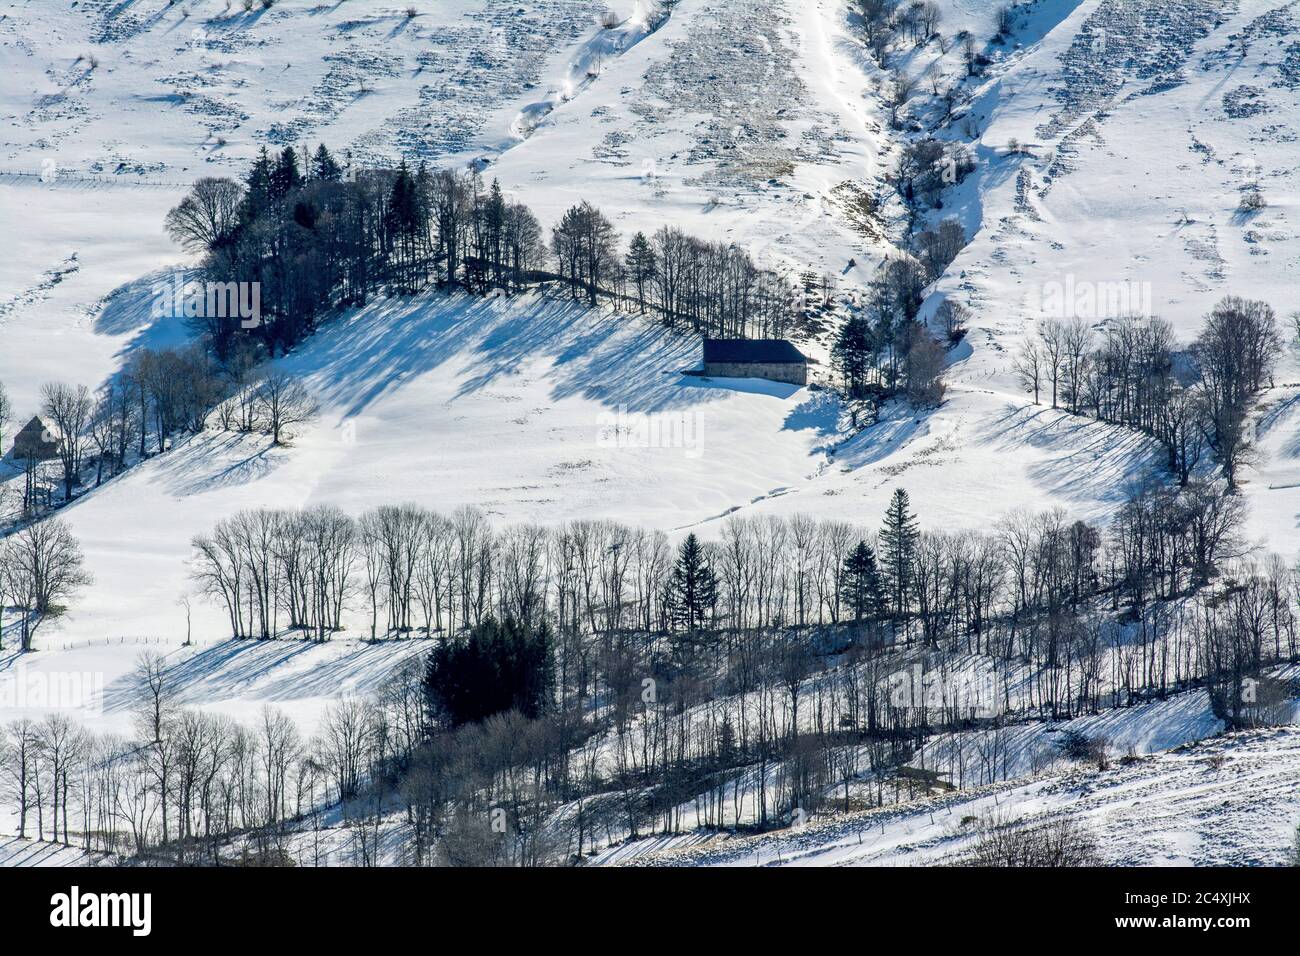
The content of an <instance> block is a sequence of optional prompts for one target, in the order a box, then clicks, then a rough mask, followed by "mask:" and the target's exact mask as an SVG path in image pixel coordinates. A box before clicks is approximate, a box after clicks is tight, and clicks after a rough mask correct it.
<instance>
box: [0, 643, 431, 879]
mask: <svg viewBox="0 0 1300 956" xmlns="http://www.w3.org/2000/svg"><path fill="white" fill-rule="evenodd" d="M182 671H183V665H175V664H171V665H169V664H168V662H167V661H166V659H165V658H163V657H162V656H161V655H157V654H153V653H146V654H144V655H142V656H141V658H140V660H139V662H138V664H137V667H136V670H135V672H134V674H133V677H132V680H131V693H132V700H131V714H132V729H133V732H132V734H131V736H130V737H129V738H124V737H119V736H116V735H112V734H94V733H91V732H88V731H86V730H85V729H84V728H82V727H80V726H78V725H77V724H76V723H74V722H73V721H72V720H70V719H69V718H68V717H66V716H64V715H62V714H59V713H53V714H50V715H48V716H46V717H44V718H43V719H40V720H34V719H30V718H23V719H19V720H16V721H13V722H11V723H10V724H8V725H6V726H4V727H3V728H0V794H3V796H4V797H5V799H6V802H7V804H8V805H10V806H12V807H13V808H14V811H15V815H16V828H17V832H18V835H19V836H20V837H26V836H32V837H35V838H36V839H50V840H53V841H57V842H64V843H69V844H74V843H75V844H77V845H80V846H83V847H84V848H86V849H89V850H100V851H108V852H116V853H127V854H133V855H141V854H148V853H150V852H161V853H164V854H166V855H167V857H168V858H170V859H173V860H176V859H179V860H181V861H184V860H187V859H188V860H191V861H196V862H197V861H199V860H200V859H202V858H203V857H204V856H205V855H208V854H215V852H216V846H217V842H218V840H219V839H225V838H228V837H229V836H230V835H231V834H236V833H241V832H246V831H273V832H274V831H281V832H282V831H283V830H284V828H285V827H286V826H287V825H288V824H289V823H290V822H291V821H293V820H299V819H301V818H303V817H304V816H305V815H307V814H308V813H310V812H312V811H313V810H314V809H316V808H319V807H320V806H324V805H329V804H333V803H349V802H351V801H354V800H356V799H358V798H359V797H360V796H361V795H362V792H363V789H364V787H365V785H366V783H367V782H368V781H370V780H377V781H383V780H389V781H391V774H392V772H393V766H394V763H393V761H394V756H395V754H397V753H398V752H404V753H409V752H411V751H412V750H413V749H414V747H415V745H416V743H417V740H418V737H419V735H420V734H421V733H423V729H424V728H423V716H422V713H421V712H420V711H419V709H418V708H419V707H420V706H421V704H420V702H419V700H418V699H414V700H405V701H404V700H403V699H402V695H401V686H402V681H403V680H406V681H407V683H409V674H407V675H406V676H405V677H403V676H402V675H403V672H401V671H399V672H398V675H396V676H395V677H394V678H393V680H392V681H391V682H390V684H389V685H387V686H386V687H385V689H384V690H383V691H381V692H380V693H379V694H378V695H377V696H376V697H375V698H374V699H373V700H367V701H364V702H363V701H359V700H351V699H345V700H340V701H338V702H336V703H335V704H334V705H332V706H331V707H330V708H329V710H328V711H327V712H326V713H325V715H324V716H323V718H322V721H321V724H320V727H319V730H318V732H317V734H316V735H315V736H313V737H310V738H307V737H304V736H303V734H302V733H301V732H300V730H299V728H298V726H297V725H296V724H295V723H294V722H293V721H292V720H291V719H289V718H288V717H287V716H286V715H285V714H284V713H282V712H280V711H278V710H276V709H274V708H272V707H270V706H267V707H265V708H263V710H262V711H261V713H260V714H258V715H257V717H256V718H255V719H254V720H253V721H250V722H249V723H247V724H244V723H240V722H238V721H235V720H233V719H231V718H229V717H226V716H224V715H219V714H213V713H207V712H203V711H199V710H194V709H190V708H186V707H184V706H183V705H182V683H183V680H184V675H183V673H182ZM412 708H415V709H412ZM212 858H214V859H215V855H214V856H212Z"/></svg>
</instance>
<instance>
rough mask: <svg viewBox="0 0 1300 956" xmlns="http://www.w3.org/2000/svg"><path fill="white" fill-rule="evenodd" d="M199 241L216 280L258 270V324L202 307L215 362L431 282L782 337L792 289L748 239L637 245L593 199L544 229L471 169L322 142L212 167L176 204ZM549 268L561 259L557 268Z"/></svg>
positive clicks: (277, 348)
mask: <svg viewBox="0 0 1300 956" xmlns="http://www.w3.org/2000/svg"><path fill="white" fill-rule="evenodd" d="M166 224H167V229H168V231H169V233H170V234H171V235H172V237H173V238H174V239H176V240H177V241H178V242H180V243H181V244H182V245H184V246H185V247H186V248H187V249H190V250H192V251H195V252H201V253H203V255H204V258H203V269H202V271H203V275H204V277H205V278H206V279H208V280H209V281H213V282H222V283H229V282H237V283H257V284H258V287H259V288H260V302H261V317H260V321H259V322H258V323H256V324H255V325H254V326H253V327H251V328H244V327H242V325H241V323H239V322H232V321H230V320H229V319H228V318H225V317H217V316H207V317H199V318H197V319H196V320H195V321H196V323H197V324H198V326H199V328H200V329H201V331H202V332H203V333H204V334H205V335H206V337H207V338H208V340H209V341H210V342H211V345H212V347H213V349H214V351H215V354H216V356H217V358H218V360H219V361H221V362H222V363H223V364H224V363H226V362H228V361H229V360H230V358H231V356H232V355H233V354H235V353H236V352H237V351H238V349H239V348H240V347H241V342H242V341H245V340H246V341H247V342H249V343H252V344H253V345H254V346H255V347H256V349H257V351H259V352H260V353H262V354H264V355H265V356H266V357H275V356H276V355H277V354H280V353H283V352H284V351H287V350H288V349H291V348H293V347H294V346H295V345H296V344H297V343H299V342H301V341H302V340H303V338H304V337H306V336H308V335H310V334H311V333H312V332H313V331H314V330H315V328H316V327H317V325H318V323H319V322H320V320H321V318H322V317H323V316H324V315H325V314H327V313H328V312H330V311H331V310H333V309H336V308H340V307H346V306H356V305H361V304H364V303H365V302H366V301H368V300H369V299H370V298H372V297H374V296H376V295H381V294H411V293H414V292H417V291H419V290H421V289H423V288H425V287H426V286H427V285H429V284H430V283H437V284H439V285H443V286H452V285H455V286H460V287H463V288H464V289H466V290H468V291H470V292H472V293H477V294H485V293H487V292H488V291H489V290H490V289H492V288H499V289H503V290H505V291H506V292H517V291H520V290H522V289H524V288H526V287H528V286H530V285H533V284H536V283H538V282H544V281H549V280H552V279H555V280H558V281H560V282H561V283H563V284H564V285H565V286H567V288H568V289H569V291H570V293H571V294H572V295H573V297H574V298H582V299H584V300H585V301H587V302H588V303H590V304H592V305H595V304H597V302H598V301H599V300H600V298H601V297H606V298H610V299H614V300H616V301H618V302H619V303H620V304H622V305H624V306H628V307H636V308H638V309H639V310H641V311H643V312H644V311H647V310H649V311H653V312H655V313H656V314H658V315H659V316H661V317H662V319H663V320H664V321H665V322H666V323H667V324H668V325H670V326H678V325H682V326H689V327H690V328H693V329H695V330H697V331H702V332H705V333H707V334H712V335H718V336H730V337H749V336H780V335H783V334H784V333H785V330H786V329H787V328H788V327H789V325H790V322H791V320H792V317H793V315H794V313H795V310H796V307H797V302H796V296H795V290H794V289H793V288H792V287H791V285H790V284H789V283H788V282H787V281H786V280H784V279H782V278H781V277H779V276H777V275H776V274H774V273H772V272H769V271H766V270H763V269H760V268H758V267H757V266H755V265H754V263H753V262H752V261H751V260H750V258H749V256H748V255H747V254H746V253H745V252H743V251H742V250H740V249H737V248H735V247H734V246H730V245H727V244H725V243H710V242H703V241H701V240H698V239H695V238H692V237H690V236H688V235H686V234H685V233H683V232H681V231H680V230H677V229H674V228H671V227H664V228H663V229H660V230H659V231H658V232H656V233H655V234H654V235H653V236H650V237H647V236H645V235H643V234H639V233H638V234H637V235H636V236H634V237H633V238H632V239H631V241H630V243H629V244H628V246H627V248H626V249H625V248H623V242H622V240H621V238H620V237H619V236H618V234H617V233H616V231H615V230H614V228H613V226H612V225H611V224H610V222H609V220H608V219H607V218H606V217H605V216H604V214H603V213H601V212H600V210H599V209H597V208H596V207H594V206H592V205H591V204H590V203H587V202H582V203H579V204H578V205H576V206H574V207H573V208H571V209H569V210H568V211H567V212H565V213H564V215H563V216H562V217H561V219H560V221H559V222H557V223H555V224H554V226H553V227H552V229H551V231H550V234H549V236H548V235H547V234H546V233H545V232H544V231H543V228H542V226H541V224H540V223H539V222H538V220H537V218H536V217H535V216H534V215H533V214H532V212H531V211H530V210H529V209H528V207H527V206H526V205H524V204H522V203H519V202H514V201H511V200H509V199H507V198H506V197H505V196H504V194H503V193H502V190H501V188H500V186H499V184H498V183H496V182H495V181H494V182H492V183H491V184H490V185H487V186H485V185H484V183H483V179H482V177H481V175H480V174H479V173H478V172H477V171H476V170H474V169H466V170H452V169H430V168H428V167H427V166H425V165H424V164H421V165H420V166H419V167H417V168H415V169H411V168H410V167H408V166H407V165H406V163H405V162H403V163H401V164H400V165H399V166H398V167H397V168H396V169H348V170H346V171H345V170H344V169H343V168H342V167H341V166H340V165H339V163H338V162H337V161H336V160H335V159H334V157H333V156H332V155H331V154H330V152H329V150H328V149H327V148H326V147H325V146H323V145H322V146H320V147H319V148H318V149H317V150H316V152H315V153H314V154H313V155H312V156H311V158H310V159H308V160H304V159H302V158H300V157H299V156H298V154H297V152H296V151H295V150H294V149H293V148H292V147H286V148H285V149H284V150H282V151H281V152H280V153H279V154H277V155H274V156H272V155H270V154H268V153H267V152H266V151H265V150H263V152H262V154H261V155H260V156H259V157H258V158H257V160H256V161H254V163H253V164H252V167H251V169H250V170H249V172H248V174H247V176H246V177H245V179H244V181H243V182H235V181H233V180H229V179H203V180H200V181H199V182H198V183H196V184H195V186H194V188H193V190H192V191H191V193H190V194H189V195H188V196H187V197H186V198H185V199H184V200H183V201H182V202H181V203H180V204H179V205H178V206H177V207H176V208H174V209H173V210H172V211H171V212H170V213H169V214H168V216H167V223H166ZM551 268H553V269H554V271H553V272H552V271H548V269H551Z"/></svg>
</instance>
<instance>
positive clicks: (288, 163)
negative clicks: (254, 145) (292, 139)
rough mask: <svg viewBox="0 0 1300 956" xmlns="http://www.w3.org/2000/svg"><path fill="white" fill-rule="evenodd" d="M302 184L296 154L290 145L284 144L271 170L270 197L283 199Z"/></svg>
mask: <svg viewBox="0 0 1300 956" xmlns="http://www.w3.org/2000/svg"><path fill="white" fill-rule="evenodd" d="M301 185H302V173H301V172H300V171H299V169H298V154H297V153H295V152H294V150H293V147H292V146H286V147H285V148H284V149H283V150H281V152H280V156H279V158H278V159H277V160H276V161H275V166H274V168H272V170H271V199H272V200H279V199H284V198H285V197H286V196H288V195H289V194H290V193H292V192H293V191H294V190H295V189H297V188H298V187H299V186H301Z"/></svg>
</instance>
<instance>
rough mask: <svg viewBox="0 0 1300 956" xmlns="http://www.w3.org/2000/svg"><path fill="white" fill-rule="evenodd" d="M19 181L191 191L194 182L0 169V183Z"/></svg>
mask: <svg viewBox="0 0 1300 956" xmlns="http://www.w3.org/2000/svg"><path fill="white" fill-rule="evenodd" d="M6 179H18V180H22V181H24V182H37V183H40V184H41V185H43V186H59V185H65V184H67V185H74V184H75V185H82V186H98V187H104V188H114V187H118V186H136V187H141V188H152V189H189V188H190V187H191V186H192V185H194V184H193V183H192V182H184V183H181V182H171V181H168V180H163V179H144V178H141V177H138V176H132V177H127V176H109V175H104V174H100V173H71V172H66V171H64V170H56V171H54V172H30V171H28V170H22V169H0V181H3V180H6Z"/></svg>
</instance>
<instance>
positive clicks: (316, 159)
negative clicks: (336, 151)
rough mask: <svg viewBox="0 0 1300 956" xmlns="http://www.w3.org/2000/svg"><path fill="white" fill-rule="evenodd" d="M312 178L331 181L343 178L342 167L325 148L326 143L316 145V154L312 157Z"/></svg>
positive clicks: (334, 181)
mask: <svg viewBox="0 0 1300 956" xmlns="http://www.w3.org/2000/svg"><path fill="white" fill-rule="evenodd" d="M311 178H312V179H320V180H324V181H325V182H329V183H336V182H338V181H339V180H341V179H342V178H343V170H342V168H341V167H340V166H339V164H338V163H337V162H336V161H335V159H334V157H333V156H332V155H331V154H330V151H329V150H328V149H326V148H325V144H324V143H321V144H320V145H319V146H317V147H316V155H315V156H313V157H312V160H311Z"/></svg>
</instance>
